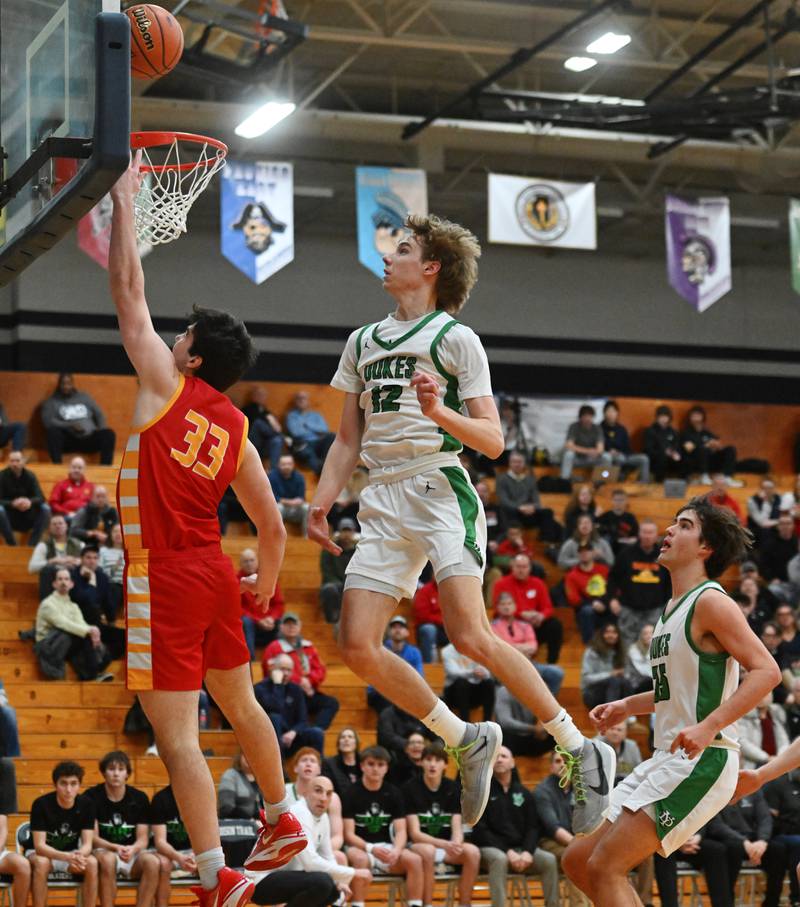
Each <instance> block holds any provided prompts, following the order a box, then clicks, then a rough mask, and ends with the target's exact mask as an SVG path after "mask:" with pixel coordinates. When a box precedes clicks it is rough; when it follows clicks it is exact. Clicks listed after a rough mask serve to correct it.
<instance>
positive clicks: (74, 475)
mask: <svg viewBox="0 0 800 907" xmlns="http://www.w3.org/2000/svg"><path fill="white" fill-rule="evenodd" d="M93 493H94V484H93V483H92V482H90V481H89V480H88V479H87V478H86V461H85V460H84V459H83V457H73V458H72V459H71V460H70V462H69V472H68V473H67V477H66V479H62V480H61V481H60V482H57V483H56V484H55V485H54V486H53V490H52V491H51V492H50V502H49V503H50V510H51V511H52V512H53V514H54V515H55V514H57V513H60V514H61V515H62V516H63V517H64V518H65V519H66V521H67V522H68V523H69V522H71V521H72V519H73V517H74V516H75V514H76V513H77V512H78V511H79V510H80V509H81V507H84V506H85V505H86V504H88V503H89V501H91V499H92V494H93Z"/></svg>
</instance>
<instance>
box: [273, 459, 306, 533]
mask: <svg viewBox="0 0 800 907" xmlns="http://www.w3.org/2000/svg"><path fill="white" fill-rule="evenodd" d="M267 478H268V479H269V484H270V485H271V486H272V493H273V494H274V495H275V500H276V501H277V502H278V510H279V511H280V514H281V519H282V520H283V522H284V523H296V524H297V525H299V526H300V528H301V530H302V532H303V535H305V534H306V525H307V524H308V502H307V501H306V480H305V479H304V478H303V474H302V473H301V472H300V470H299V469H296V468H295V465H294V457H293V456H292V455H291V454H284V455H283V456H282V457H280V458H279V459H278V465H277V466H274V467H273V468H272V469H270V471H269V472H268V473H267Z"/></svg>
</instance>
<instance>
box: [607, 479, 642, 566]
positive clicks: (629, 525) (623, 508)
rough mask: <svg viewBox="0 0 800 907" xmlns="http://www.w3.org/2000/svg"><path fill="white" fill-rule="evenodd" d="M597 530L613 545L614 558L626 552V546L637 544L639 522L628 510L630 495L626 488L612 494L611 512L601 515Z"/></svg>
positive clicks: (616, 489) (615, 490)
mask: <svg viewBox="0 0 800 907" xmlns="http://www.w3.org/2000/svg"><path fill="white" fill-rule="evenodd" d="M597 528H598V529H599V530H600V534H601V535H602V536H604V537H605V538H606V540H607V541H608V543H609V544H610V545H611V550H612V551H613V552H614V557H616V556H617V555H618V554H619V553H620V551H624V549H625V546H627V545H635V544H636V538H637V536H638V534H639V521H638V520H637V519H636V517H635V516H634V515H633V514H632V513H631V512H630V511H629V510H628V495H627V493H626V491H625V489H624V488H615V489H614V490H613V491H612V492H611V510H606V512H605V513H601V514H600V517H599V519H598V520H597Z"/></svg>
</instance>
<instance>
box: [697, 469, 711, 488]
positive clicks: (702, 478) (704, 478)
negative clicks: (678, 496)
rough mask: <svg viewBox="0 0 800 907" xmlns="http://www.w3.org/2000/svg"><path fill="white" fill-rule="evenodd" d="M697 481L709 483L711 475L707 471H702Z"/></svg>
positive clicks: (702, 483)
mask: <svg viewBox="0 0 800 907" xmlns="http://www.w3.org/2000/svg"><path fill="white" fill-rule="evenodd" d="M698 482H699V484H700V485H710V484H711V476H710V475H709V474H708V473H707V472H704V473H703V474H702V475H701V476H700V478H699V479H698Z"/></svg>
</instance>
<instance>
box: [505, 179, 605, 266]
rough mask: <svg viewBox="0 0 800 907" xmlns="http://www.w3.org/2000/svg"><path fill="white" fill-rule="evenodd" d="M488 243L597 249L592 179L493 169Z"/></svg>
mask: <svg viewBox="0 0 800 907" xmlns="http://www.w3.org/2000/svg"><path fill="white" fill-rule="evenodd" d="M489 242H496V243H513V244H514V245H519V246H551V247H556V246H559V247H561V248H566V249H596V248H597V212H596V208H595V193H594V183H560V182H555V181H553V180H540V179H530V178H528V177H524V176H505V175H503V174H500V173H490V174H489Z"/></svg>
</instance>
